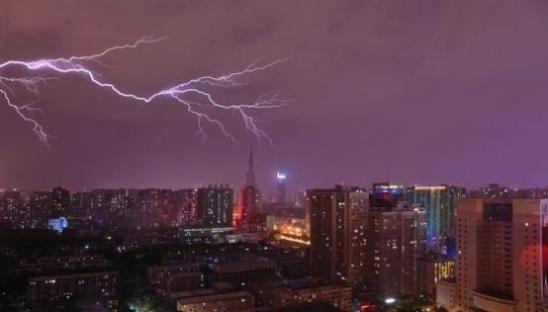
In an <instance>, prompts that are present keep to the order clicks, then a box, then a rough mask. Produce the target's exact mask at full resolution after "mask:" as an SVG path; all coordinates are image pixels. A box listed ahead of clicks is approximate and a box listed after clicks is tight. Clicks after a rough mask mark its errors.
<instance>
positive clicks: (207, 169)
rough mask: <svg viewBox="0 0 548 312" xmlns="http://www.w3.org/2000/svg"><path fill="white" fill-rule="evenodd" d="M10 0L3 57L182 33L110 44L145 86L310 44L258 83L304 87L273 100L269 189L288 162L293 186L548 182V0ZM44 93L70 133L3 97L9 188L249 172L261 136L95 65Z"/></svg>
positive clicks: (264, 120) (118, 69)
mask: <svg viewBox="0 0 548 312" xmlns="http://www.w3.org/2000/svg"><path fill="white" fill-rule="evenodd" d="M1 16H3V17H4V18H7V23H5V25H7V26H3V27H4V29H3V30H0V35H1V36H3V40H4V50H3V51H0V62H2V61H5V60H7V59H24V60H27V59H33V58H44V57H61V56H69V55H73V54H89V53H90V52H96V51H99V50H102V49H103V48H105V47H108V46H111V45H114V44H119V43H126V42H133V41H135V40H136V39H138V38H140V37H141V36H143V35H157V36H163V35H167V36H169V40H165V41H163V42H160V43H158V44H154V45H149V46H145V47H143V48H140V49H139V50H133V51H124V52H121V53H117V54H115V55H113V56H111V57H108V58H106V59H105V61H106V62H107V63H108V64H109V65H112V68H109V69H107V70H106V71H105V75H106V76H107V77H108V78H109V79H112V80H114V81H116V82H117V83H119V84H120V85H121V86H123V87H127V88H132V89H133V90H137V91H139V92H144V93H146V92H149V91H151V90H155V89H158V88H160V87H163V86H166V85H169V84H171V83H173V82H175V81H180V80H187V79H190V78H193V77H194V76H199V75H203V74H224V73H227V72H231V71H235V70H239V69H241V68H242V67H245V66H246V65H247V64H249V63H250V62H252V61H253V60H255V59H261V60H264V61H272V60H274V59H278V58H284V57H292V61H291V62H289V63H286V64H284V65H281V66H278V67H276V68H274V69H273V70H271V71H268V72H265V73H261V74H260V75H256V76H253V81H252V82H253V83H252V84H251V86H252V87H248V88H244V90H243V91H242V92H244V93H248V94H249V95H253V94H256V93H257V92H263V91H270V90H272V91H279V92H281V94H282V95H284V96H285V97H287V98H291V99H292V102H291V105H290V106H288V107H285V108H282V109H278V110H273V111H266V112H261V113H260V114H255V116H256V117H257V118H259V119H260V120H261V125H262V126H263V128H264V129H265V130H266V131H268V133H269V134H270V136H271V137H272V139H273V145H272V146H270V145H269V144H268V142H266V141H262V142H255V160H256V172H257V180H258V182H259V186H260V187H261V188H262V189H265V190H267V191H271V190H272V189H273V186H274V183H275V181H274V177H275V172H276V170H277V169H283V170H286V171H287V172H288V177H289V182H288V183H289V188H290V189H291V190H292V191H296V190H298V189H304V188H307V187H318V186H328V185H332V184H335V183H345V184H365V183H371V182H373V181H379V180H393V181H397V182H403V183H423V184H426V183H428V184H430V183H454V184H460V185H464V186H468V187H475V186H478V185H480V184H484V183H488V182H492V181H494V182H500V183H503V184H509V185H512V186H535V185H539V186H540V185H546V184H548V179H547V178H546V172H548V158H547V157H546V155H548V141H547V140H546V139H545V138H546V134H547V133H548V18H547V16H548V2H547V1H545V0H530V1H523V0H522V1H519V0H515V1H506V0H484V1H478V0H459V1H455V0H443V1H441V0H426V1H409V0H399V1H382V0H376V1H375V0H370V1H339V0H331V1H319V0H308V1H295V0H276V1H241V0H234V1H180V0H162V1H156V0H124V1H112V0H94V1H74V0H32V1H17V0H11V1H10V0H0V17H1ZM42 95H43V97H42V102H41V104H40V105H41V107H42V108H43V109H44V110H45V114H44V115H40V116H38V118H39V120H40V121H41V122H42V123H43V124H44V125H45V126H46V127H47V130H48V131H49V133H51V134H53V135H54V136H55V138H54V139H53V140H52V142H51V143H52V145H53V146H52V148H49V147H47V146H45V145H43V144H41V143H40V141H39V140H38V139H37V138H36V136H35V135H34V133H33V132H32V129H31V127H30V126H29V124H27V123H24V122H22V121H21V120H20V119H19V118H17V116H16V115H15V114H14V112H13V111H12V110H10V109H9V108H8V107H7V106H6V105H4V103H3V102H0V104H1V105H0V131H1V132H0V133H1V135H0V138H1V139H0V187H4V188H9V187H18V188H23V189H35V188H49V187H52V186H55V185H63V186H66V187H69V188H72V189H80V188H84V187H86V188H94V187H151V186H152V187H171V188H178V187H188V186H200V185H204V184H210V183H211V184H213V183H229V184H231V185H233V186H235V187H239V186H240V185H241V184H243V183H244V179H245V171H246V165H247V164H246V162H247V153H248V144H249V141H250V136H249V135H248V134H246V132H245V131H244V130H243V129H242V127H241V122H240V119H239V117H238V116H237V115H235V116H231V115H226V116H225V117H224V118H225V119H224V120H227V123H228V125H229V126H230V127H231V129H236V130H234V131H235V134H237V137H238V139H240V142H239V143H234V142H231V141H229V140H227V139H225V138H224V137H223V136H222V135H221V134H220V133H219V132H218V131H217V129H215V128H214V127H208V128H207V130H208V139H207V140H206V141H202V140H201V138H200V137H199V136H197V135H196V121H195V119H193V118H192V116H190V115H189V114H188V113H186V112H185V110H184V108H182V107H181V106H178V105H175V104H174V103H173V102H170V101H167V100H163V101H156V102H154V103H151V104H143V103H136V102H134V101H131V100H124V99H120V98H118V97H115V96H113V95H112V94H111V93H109V92H106V91H105V90H101V89H98V88H94V87H91V86H90V85H89V83H87V82H85V81H84V80H83V79H81V78H79V77H78V76H71V77H61V78H60V79H59V80H57V81H53V82H51V84H50V85H49V87H45V88H42ZM234 97H235V96H234V95H233V94H227V98H234ZM236 97H237V96H236Z"/></svg>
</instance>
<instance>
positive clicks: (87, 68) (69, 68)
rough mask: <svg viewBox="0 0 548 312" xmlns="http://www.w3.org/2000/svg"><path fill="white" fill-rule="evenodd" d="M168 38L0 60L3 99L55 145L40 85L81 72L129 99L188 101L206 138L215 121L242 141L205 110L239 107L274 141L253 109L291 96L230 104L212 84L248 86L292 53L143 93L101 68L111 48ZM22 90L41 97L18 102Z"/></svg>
mask: <svg viewBox="0 0 548 312" xmlns="http://www.w3.org/2000/svg"><path fill="white" fill-rule="evenodd" d="M165 39H166V37H151V36H145V37H142V38H141V39H139V40H137V41H135V42H133V43H130V44H122V45H116V46H112V47H109V48H107V49H104V50H103V51H101V52H98V53H95V54H90V55H84V56H70V57H66V58H52V59H38V60H32V61H22V60H8V61H5V62H3V63H0V98H1V99H2V100H3V101H4V102H5V103H6V104H7V105H8V106H9V107H10V108H11V109H12V110H13V111H15V113H16V115H17V116H18V117H19V118H21V119H22V120H23V121H25V122H27V123H29V124H30V125H31V126H32V130H33V131H34V133H35V134H36V136H37V137H38V139H39V140H40V141H41V142H43V143H44V144H47V145H49V144H50V138H51V135H50V134H49V133H48V132H47V131H46V129H45V128H44V127H43V126H42V125H41V124H40V122H39V121H38V120H37V119H36V118H34V117H33V116H32V115H33V113H35V112H40V113H42V112H43V111H42V110H41V109H40V108H39V107H37V106H36V104H37V103H38V102H39V98H40V88H41V87H46V86H47V85H48V84H49V83H51V82H52V81H53V80H56V79H60V78H62V77H65V76H69V77H70V78H73V77H71V76H72V75H79V76H81V77H82V78H84V79H86V80H87V81H88V82H89V83H90V84H91V85H92V86H95V87H99V88H104V89H107V90H109V91H110V92H111V93H112V94H113V95H115V96H118V97H122V98H129V99H131V100H135V101H140V102H144V103H151V102H153V101H156V100H159V99H160V98H167V99H170V100H174V101H176V102H177V103H180V104H182V105H184V107H185V108H186V110H187V111H188V112H189V113H190V114H192V115H194V116H195V117H196V120H197V126H198V134H199V135H200V136H202V137H203V138H205V137H206V132H205V130H204V123H210V124H212V125H214V126H215V127H217V128H218V129H219V130H220V131H221V132H222V134H223V135H224V136H225V137H227V138H229V139H231V140H234V141H236V138H235V137H234V135H233V134H232V133H231V132H230V131H229V130H228V129H227V127H226V126H225V124H224V123H223V121H222V120H220V119H219V118H216V117H213V116H212V115H211V114H210V113H207V112H206V111H205V110H204V108H208V109H215V110H219V111H223V110H224V111H234V112H237V113H238V114H239V115H240V116H241V119H242V122H243V124H244V126H245V128H246V129H247V130H248V131H249V132H250V133H252V134H253V135H254V136H256V137H257V138H258V139H266V140H267V141H269V142H271V139H270V137H269V135H268V134H267V133H266V132H265V131H264V130H263V129H261V128H260V127H259V126H258V125H257V120H256V119H255V118H254V117H253V116H252V115H251V114H250V112H251V111H254V110H269V109H275V108H280V107H282V106H284V105H286V104H287V102H288V100H287V99H284V98H282V97H281V96H280V95H279V94H278V93H265V94H262V95H260V96H258V97H257V98H256V99H254V100H253V101H251V102H249V103H243V104H224V103H223V101H222V100H219V99H218V98H217V97H216V96H215V95H214V92H213V91H212V89H216V88H224V89H234V88H238V87H241V86H244V85H247V84H248V82H247V81H246V80H245V79H244V78H245V77H246V76H250V75H252V74H254V73H257V72H261V71H266V70H268V69H270V68H272V67H274V66H277V65H280V64H282V63H285V62H287V61H288V60H289V58H286V59H281V60H275V61H273V62H269V63H261V62H259V61H254V62H252V63H251V64H249V65H248V66H247V67H245V68H244V69H241V70H239V71H235V72H231V73H228V74H224V75H218V76H214V75H206V76H201V77H197V78H194V79H191V80H188V81H184V82H179V83H175V84H173V86H171V87H168V88H165V89H161V90H158V91H156V92H154V93H152V94H147V95H140V94H136V93H133V92H131V91H127V90H124V89H122V88H121V87H119V86H118V84H116V83H115V82H111V81H107V80H106V79H105V78H104V77H103V75H102V74H101V72H100V71H99V70H97V69H96V68H104V67H106V66H107V65H106V64H104V63H103V62H102V61H101V59H102V58H103V57H105V56H107V55H109V54H111V53H114V52H120V51H123V50H131V49H136V48H139V47H140V46H142V45H150V44H154V43H157V42H160V41H162V40H165ZM93 65H96V66H93ZM12 69H13V70H16V69H19V70H23V72H24V74H21V75H13V74H10V73H12V72H13V71H12ZM20 91H23V92H27V93H30V94H32V95H34V96H35V97H36V100H35V101H33V102H31V103H17V101H16V100H15V98H16V97H17V93H18V92H20Z"/></svg>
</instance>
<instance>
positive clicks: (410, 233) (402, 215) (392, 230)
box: [367, 202, 426, 297]
mask: <svg viewBox="0 0 548 312" xmlns="http://www.w3.org/2000/svg"><path fill="white" fill-rule="evenodd" d="M368 218H369V229H368V231H369V235H368V254H369V258H370V261H369V262H368V268H367V282H368V285H369V288H370V290H373V291H375V292H377V293H378V294H379V295H381V296H386V297H389V296H394V295H416V294H418V293H419V292H420V287H419V286H420V272H421V268H420V266H421V263H420V260H419V259H420V258H421V257H422V256H423V255H424V252H425V250H426V213H425V211H424V210H423V209H422V207H419V206H417V205H409V204H407V203H405V202H400V203H399V204H397V205H396V206H392V207H389V206H387V205H384V206H381V207H374V206H372V207H371V208H370V210H369V217H368Z"/></svg>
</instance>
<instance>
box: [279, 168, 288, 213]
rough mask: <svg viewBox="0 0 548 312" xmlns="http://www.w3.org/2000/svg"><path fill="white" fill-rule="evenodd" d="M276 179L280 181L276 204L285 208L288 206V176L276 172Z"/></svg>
mask: <svg viewBox="0 0 548 312" xmlns="http://www.w3.org/2000/svg"><path fill="white" fill-rule="evenodd" d="M276 179H277V180H278V194H277V195H276V204H278V206H279V207H284V206H285V205H286V204H287V183H286V179H287V175H286V174H285V172H282V171H278V172H276Z"/></svg>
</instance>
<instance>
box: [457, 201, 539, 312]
mask: <svg viewBox="0 0 548 312" xmlns="http://www.w3.org/2000/svg"><path fill="white" fill-rule="evenodd" d="M547 225H548V199H509V198H500V199H466V200H461V201H459V202H458V204H457V233H456V234H457V248H458V258H457V265H456V278H457V281H456V299H455V302H456V305H457V306H456V307H454V308H455V310H460V311H464V312H466V311H488V312H510V311H512V312H528V311H531V312H532V311H535V312H538V311H546V307H545V306H544V304H545V302H546V300H547V299H548V296H547V295H548V288H547V281H548V279H547V277H548V275H547V270H546V263H548V262H547V260H548V259H547V256H546V254H545V253H546V252H545V251H544V250H545V249H546V246H547V244H548V239H547V237H546V234H547Z"/></svg>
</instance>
